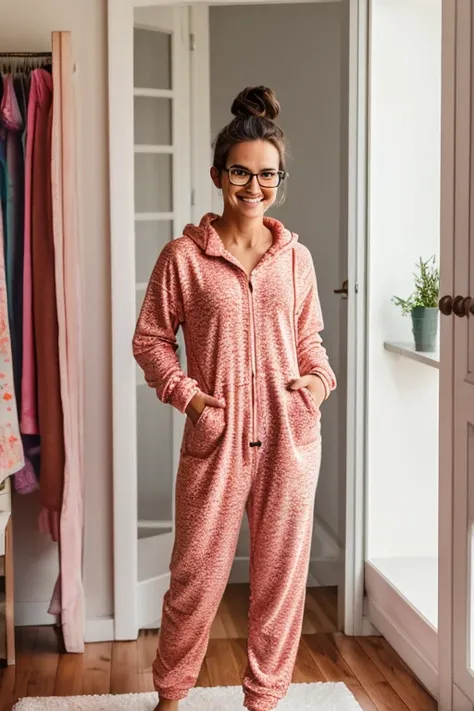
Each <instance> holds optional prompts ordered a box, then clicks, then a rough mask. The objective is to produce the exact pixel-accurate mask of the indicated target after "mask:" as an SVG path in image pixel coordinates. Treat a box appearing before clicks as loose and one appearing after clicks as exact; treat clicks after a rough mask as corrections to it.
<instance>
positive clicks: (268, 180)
mask: <svg viewBox="0 0 474 711" xmlns="http://www.w3.org/2000/svg"><path fill="white" fill-rule="evenodd" d="M222 170H224V171H225V172H226V173H228V174H229V182H230V183H231V184H232V185H237V186H238V187H240V188H243V187H244V186H245V185H248V184H249V183H251V182H252V178H253V177H254V176H255V177H256V178H257V180H258V184H259V185H260V187H261V188H277V187H278V186H279V185H280V183H281V181H282V180H284V178H287V177H288V173H287V172H286V171H285V170H262V171H260V173H251V172H250V171H249V170H247V169H246V168H240V167H239V166H231V167H230V168H222Z"/></svg>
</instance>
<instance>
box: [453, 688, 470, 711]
mask: <svg viewBox="0 0 474 711" xmlns="http://www.w3.org/2000/svg"><path fill="white" fill-rule="evenodd" d="M453 711H472V702H471V701H469V699H468V698H467V696H465V695H464V694H463V692H462V691H461V689H460V688H459V686H457V684H453Z"/></svg>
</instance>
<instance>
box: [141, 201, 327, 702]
mask: <svg viewBox="0 0 474 711" xmlns="http://www.w3.org/2000/svg"><path fill="white" fill-rule="evenodd" d="M215 217H217V216H216V215H212V214H208V215H205V216H204V217H203V219H202V220H201V223H200V226H199V227H195V226H192V225H188V227H187V228H186V229H185V232H184V235H183V236H182V237H180V238H178V239H176V240H173V241H171V242H169V243H168V244H167V245H166V246H165V247H164V249H163V250H162V252H161V254H160V256H159V258H158V261H157V263H156V265H155V268H154V270H153V273H152V276H151V279H150V283H149V285H148V289H147V293H146V295H145V299H144V303H143V306H142V310H141V313H140V316H139V320H138V323H137V327H136V331H135V335H134V339H133V352H134V355H135V358H136V360H137V362H138V363H139V364H140V366H141V367H142V368H143V370H144V373H145V378H146V380H147V382H148V384H149V385H150V386H151V387H154V388H156V392H157V395H158V397H159V399H160V400H161V401H162V402H168V403H170V404H171V405H173V406H174V407H176V408H177V409H179V410H180V411H181V412H184V411H185V409H186V407H187V404H188V403H189V401H190V399H191V398H192V397H193V396H194V394H195V393H196V392H199V391H203V392H205V393H208V394H210V395H213V396H214V397H216V398H218V399H219V400H221V401H222V402H223V403H225V407H223V408H215V407H211V406H206V407H205V409H204V411H203V412H202V414H201V415H200V417H199V419H198V421H197V423H196V424H195V425H194V424H193V422H192V420H191V419H190V418H189V417H188V418H186V422H185V426H184V433H183V440H182V445H181V456H180V462H179V468H178V473H177V480H176V499H175V506H176V509H175V510H176V529H175V544H174V548H173V552H172V557H171V562H170V571H171V581H170V588H169V590H168V591H167V592H166V594H165V596H164V602H163V611H162V622H161V628H160V635H159V642H158V649H157V656H156V659H155V662H154V664H153V673H154V683H155V688H156V689H157V690H158V692H159V693H160V694H161V695H162V696H164V697H168V698H174V699H180V698H184V697H185V696H186V695H187V693H188V690H189V688H190V687H192V686H194V685H195V682H196V679H197V676H198V674H199V670H200V667H201V664H202V660H203V657H204V655H205V652H206V648H207V643H208V637H209V631H210V626H211V624H212V621H213V619H214V617H215V614H216V611H217V607H218V605H219V602H220V600H221V597H222V594H223V592H224V589H225V586H226V584H227V581H228V577H229V572H230V569H231V566H232V562H233V559H234V555H235V550H236V545H237V539H238V536H239V531H240V527H241V522H242V517H243V515H244V512H245V510H247V515H248V519H249V525H250V536H251V553H250V580H251V583H250V585H251V599H250V610H249V639H248V665H247V668H246V671H245V675H244V678H243V689H244V694H245V701H244V705H245V706H246V707H247V708H252V709H255V710H257V711H267V710H268V709H273V708H274V707H275V706H276V705H277V703H278V700H279V699H281V698H282V697H283V696H285V694H286V692H287V689H288V686H289V684H290V681H291V676H292V672H293V668H294V663H295V659H296V653H297V650H298V644H299V639H300V635H301V625H302V620H303V609H304V601H305V594H306V580H307V574H308V565H309V556H310V548H311V535H312V528H313V513H314V500H315V491H316V485H317V481H318V475H319V466H320V457H321V438H320V411H319V408H318V407H317V406H316V403H315V402H314V400H313V398H312V396H311V394H310V392H309V390H308V389H307V388H302V389H300V390H290V389H288V385H289V383H290V381H291V380H293V379H294V378H297V377H299V376H300V375H306V374H308V373H311V372H313V373H317V374H318V375H320V376H321V378H322V380H323V382H324V383H325V385H326V390H327V393H329V392H330V391H331V390H333V389H334V388H335V386H336V380H335V376H334V373H333V371H332V369H331V367H330V365H329V362H328V358H327V354H326V351H325V349H324V347H323V346H322V340H321V336H320V334H319V332H320V331H321V330H322V328H323V321H322V316H321V309H320V303H319V298H318V292H317V284H316V275H315V269H314V264H313V260H312V257H311V253H310V252H309V250H308V249H307V248H306V247H305V246H303V245H302V244H301V243H299V241H298V237H297V235H295V234H292V233H290V232H288V231H287V230H286V229H285V228H284V227H283V225H282V224H281V223H280V222H278V221H277V220H273V219H270V218H264V222H265V224H266V226H267V227H268V228H269V229H270V230H271V231H272V233H273V244H272V246H271V247H270V248H269V249H268V250H267V252H265V254H264V255H263V256H262V258H261V259H260V261H259V262H258V264H257V265H256V266H255V268H254V269H253V271H252V273H251V275H250V277H249V275H248V274H247V273H246V271H245V270H244V268H243V267H242V265H241V264H240V262H239V261H238V260H237V259H236V258H235V257H234V256H233V255H232V254H231V253H230V252H228V250H226V248H225V247H224V244H223V242H222V240H221V239H220V237H219V235H218V234H217V232H216V231H215V230H214V228H213V227H212V220H213V219H214V218H215ZM179 325H181V326H182V328H183V332H184V339H185V346H186V355H187V363H188V374H185V373H184V372H183V371H182V369H181V367H180V364H179V361H178V358H177V355H176V339H175V334H176V332H177V330H178V328H179ZM253 362H254V363H255V367H253V366H252V363H253ZM251 445H252V446H251Z"/></svg>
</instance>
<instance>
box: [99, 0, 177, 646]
mask: <svg viewBox="0 0 474 711" xmlns="http://www.w3.org/2000/svg"><path fill="white" fill-rule="evenodd" d="M122 4H123V5H124V10H125V11H126V12H125V16H122V17H120V18H117V14H116V13H117V8H115V9H114V12H113V13H111V24H112V25H114V24H115V27H112V28H111V30H112V31H111V38H112V42H114V41H115V42H117V44H119V43H120V44H121V51H126V48H128V60H129V61H130V62H131V66H132V67H133V72H132V76H131V77H130V78H131V79H132V81H131V82H130V83H127V81H126V79H127V77H123V79H124V80H123V81H122V83H121V87H118V86H117V87H116V90H117V94H121V96H120V97H119V96H118V95H117V100H120V103H121V106H120V109H119V110H120V112H122V113H123V114H124V115H125V116H126V121H127V123H126V129H127V130H126V131H125V132H124V133H122V148H121V153H122V155H121V156H119V158H121V160H117V156H115V155H114V156H112V155H111V171H114V167H113V163H114V160H115V161H116V168H115V170H116V171H117V173H120V175H121V176H122V177H123V176H128V175H129V171H130V172H131V174H132V176H133V186H132V185H130V183H129V184H128V186H127V188H128V191H129V192H128V194H126V195H124V202H123V203H122V204H121V205H116V208H117V209H118V210H120V211H122V215H123V224H120V225H118V224H117V225H115V230H112V233H113V240H112V258H113V269H112V280H113V313H114V337H115V340H120V345H115V343H114V353H113V358H114V484H115V486H114V490H115V502H116V504H117V501H118V498H117V496H118V495H120V505H119V507H118V508H117V506H116V507H115V516H116V520H115V531H116V535H115V546H116V549H115V553H116V557H115V590H116V632H115V638H116V639H135V638H136V636H137V633H138V630H139V629H141V628H143V627H148V626H153V627H158V626H159V625H160V622H161V610H162V604H163V596H164V594H165V592H166V590H167V589H168V587H169V575H170V573H169V563H170V558H171V552H172V548H173V543H174V529H175V523H174V509H175V506H174V492H175V475H176V470H177V464H178V459H179V447H180V442H181V438H182V432H183V426H184V416H183V415H181V413H179V412H178V411H177V410H176V409H175V408H170V407H169V406H168V405H164V404H163V403H161V402H160V401H159V400H158V399H157V397H156V393H155V391H154V390H153V389H151V388H149V387H148V385H147V384H146V382H145V380H144V377H143V373H142V371H141V370H140V369H139V368H138V366H136V365H135V363H134V361H133V356H132V352H131V338H132V335H133V330H134V327H135V323H136V319H137V317H138V313H139V310H140V307H141V304H142V301H143V297H144V294H145V291H146V288H147V284H148V280H149V277H150V274H151V271H152V269H153V266H154V264H155V262H156V259H157V257H158V255H159V253H160V252H161V250H162V249H163V247H164V245H165V244H166V242H167V241H169V240H170V239H173V238H174V237H175V236H177V235H180V234H182V231H183V227H184V225H185V224H186V223H187V222H189V221H190V219H191V151H190V110H189V107H190V69H189V68H190V62H189V52H190V36H189V11H188V9H187V8H180V7H135V8H134V7H133V4H132V3H122ZM125 5H126V7H125ZM114 20H115V23H114ZM118 24H119V25H120V30H119V28H118V27H117V25H118ZM119 34H121V37H119ZM131 48H133V49H132V51H131V52H130V49H131ZM111 56H112V54H111ZM124 66H125V61H121V69H123V68H124ZM110 69H111V77H112V81H113V83H114V86H115V84H116V83H117V82H120V71H117V70H118V67H117V66H114V65H113V62H111V66H110ZM113 91H114V87H112V92H113ZM117 120H118V119H117ZM131 127H133V131H130V128H131ZM124 128H125V126H124ZM116 150H117V148H115V151H116ZM111 179H112V181H113V180H114V175H111ZM132 187H133V192H131V194H130V191H131V188H132ZM111 199H112V201H113V196H111ZM124 226H125V228H124ZM127 226H129V229H126V227H127ZM130 228H131V229H130ZM121 239H122V240H123V242H122V243H121ZM114 262H115V264H114ZM114 266H115V268H114ZM130 304H133V310H131V309H130ZM117 332H118V333H119V334H120V335H121V336H123V337H122V338H119V337H117ZM177 340H178V344H179V346H180V348H179V350H178V356H179V357H180V360H181V365H182V367H183V368H184V369H186V361H185V351H184V344H183V343H182V336H181V331H179V332H178V334H177ZM127 485H128V487H129V490H128V492H127V491H126V487H127ZM117 488H118V489H119V492H117ZM122 524H124V526H125V530H126V535H125V533H124V535H123V536H122V535H121V533H120V532H119V531H120V529H121V527H122ZM132 527H133V528H134V532H133V533H132ZM117 608H118V609H117Z"/></svg>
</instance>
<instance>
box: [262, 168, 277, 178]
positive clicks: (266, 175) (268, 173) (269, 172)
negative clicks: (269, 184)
mask: <svg viewBox="0 0 474 711" xmlns="http://www.w3.org/2000/svg"><path fill="white" fill-rule="evenodd" d="M260 175H261V176H262V178H267V179H268V180H270V178H274V177H275V175H276V172H275V171H274V170H265V171H264V172H263V173H260Z"/></svg>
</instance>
